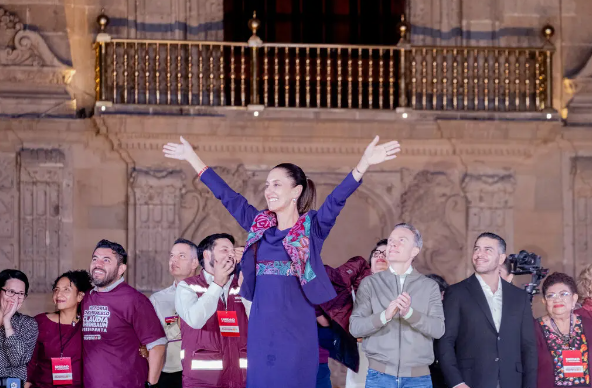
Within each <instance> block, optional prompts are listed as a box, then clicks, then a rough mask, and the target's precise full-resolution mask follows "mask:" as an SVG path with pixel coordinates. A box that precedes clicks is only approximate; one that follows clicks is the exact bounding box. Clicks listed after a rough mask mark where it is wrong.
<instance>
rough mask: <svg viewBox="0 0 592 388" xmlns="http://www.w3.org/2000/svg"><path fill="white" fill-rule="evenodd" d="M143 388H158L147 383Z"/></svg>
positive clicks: (156, 385)
mask: <svg viewBox="0 0 592 388" xmlns="http://www.w3.org/2000/svg"><path fill="white" fill-rule="evenodd" d="M144 388H158V383H156V384H150V383H149V382H148V381H146V382H145V383H144Z"/></svg>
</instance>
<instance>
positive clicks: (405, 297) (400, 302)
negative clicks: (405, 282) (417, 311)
mask: <svg viewBox="0 0 592 388" xmlns="http://www.w3.org/2000/svg"><path fill="white" fill-rule="evenodd" d="M393 302H394V303H395V305H396V306H397V307H398V308H399V314H401V316H402V317H404V316H405V315H407V313H408V312H409V309H410V308H411V296H410V295H409V294H408V293H406V292H403V293H402V294H401V295H399V296H398V297H397V299H395V300H394V301H393Z"/></svg>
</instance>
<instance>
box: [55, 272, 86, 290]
mask: <svg viewBox="0 0 592 388" xmlns="http://www.w3.org/2000/svg"><path fill="white" fill-rule="evenodd" d="M62 278H68V280H69V281H70V283H72V284H74V285H75V286H76V288H77V289H78V291H79V292H84V293H86V292H88V291H89V290H90V289H92V287H93V286H92V282H91V279H90V275H89V273H88V272H86V271H85V270H77V271H68V272H64V273H63V274H61V275H60V276H58V277H57V279H56V280H55V281H54V282H53V286H51V289H52V290H54V289H55V288H56V286H57V285H58V282H59V281H60V279H62Z"/></svg>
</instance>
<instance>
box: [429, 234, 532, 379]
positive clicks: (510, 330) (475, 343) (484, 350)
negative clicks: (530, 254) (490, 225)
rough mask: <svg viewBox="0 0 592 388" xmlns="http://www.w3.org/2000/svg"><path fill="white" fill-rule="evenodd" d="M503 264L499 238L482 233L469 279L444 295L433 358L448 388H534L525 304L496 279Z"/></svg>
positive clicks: (503, 248)
mask: <svg viewBox="0 0 592 388" xmlns="http://www.w3.org/2000/svg"><path fill="white" fill-rule="evenodd" d="M505 259H506V242H505V241H504V239H503V238H501V237H500V236H498V235H496V234H494V233H489V232H486V233H482V234H481V235H480V236H479V237H478V238H477V240H476V241H475V245H474V247H473V257H472V261H473V267H474V268H475V274H474V275H473V276H470V277H469V278H467V279H465V280H463V281H461V282H459V283H457V284H454V285H452V286H450V287H449V288H448V289H447V290H446V294H445V296H444V313H445V315H446V332H445V334H444V336H443V337H442V338H441V339H440V341H439V342H438V344H437V353H438V361H439V364H440V367H441V369H442V372H443V374H444V378H445V380H446V383H447V384H448V386H450V387H455V388H467V387H470V388H535V387H536V386H537V349H536V340H535V335H534V325H533V318H532V310H531V306H530V299H529V297H528V294H527V293H526V292H525V291H524V290H521V289H519V288H517V287H514V286H512V285H511V284H509V283H508V282H506V281H504V280H502V278H501V277H500V271H499V266H500V265H501V264H502V263H503V262H504V260H505Z"/></svg>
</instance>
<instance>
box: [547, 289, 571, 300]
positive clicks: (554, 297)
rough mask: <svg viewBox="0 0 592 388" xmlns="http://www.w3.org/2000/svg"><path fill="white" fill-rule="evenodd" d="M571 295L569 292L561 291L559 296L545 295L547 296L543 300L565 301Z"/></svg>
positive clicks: (553, 294)
mask: <svg viewBox="0 0 592 388" xmlns="http://www.w3.org/2000/svg"><path fill="white" fill-rule="evenodd" d="M572 295H573V294H572V293H571V292H568V291H562V292H560V293H559V294H555V293H550V294H547V295H545V299H547V300H555V299H564V300H565V299H567V298H569V297H570V296H572Z"/></svg>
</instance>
